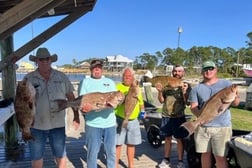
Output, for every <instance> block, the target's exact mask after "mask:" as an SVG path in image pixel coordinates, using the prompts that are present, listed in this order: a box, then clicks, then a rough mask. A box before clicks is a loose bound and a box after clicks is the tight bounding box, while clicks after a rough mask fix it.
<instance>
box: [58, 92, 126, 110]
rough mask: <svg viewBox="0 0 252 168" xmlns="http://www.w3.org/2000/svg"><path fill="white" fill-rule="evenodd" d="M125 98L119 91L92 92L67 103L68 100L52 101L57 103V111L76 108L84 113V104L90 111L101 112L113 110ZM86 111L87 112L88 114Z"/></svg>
mask: <svg viewBox="0 0 252 168" xmlns="http://www.w3.org/2000/svg"><path fill="white" fill-rule="evenodd" d="M124 99H125V96H124V94H123V93H121V92H120V91H113V92H106V93H101V92H93V93H88V94H85V95H82V96H79V97H78V98H76V99H74V100H72V101H68V100H61V99H58V100H54V101H56V102H57V103H58V110H57V111H61V110H64V109H65V108H68V107H73V108H78V109H80V110H81V111H82V112H86V111H85V110H84V109H83V107H84V104H90V105H91V106H92V107H91V110H90V111H93V110H95V111H101V110H102V109H106V108H115V107H117V106H118V105H119V104H121V103H123V101H124ZM90 111H88V112H90Z"/></svg>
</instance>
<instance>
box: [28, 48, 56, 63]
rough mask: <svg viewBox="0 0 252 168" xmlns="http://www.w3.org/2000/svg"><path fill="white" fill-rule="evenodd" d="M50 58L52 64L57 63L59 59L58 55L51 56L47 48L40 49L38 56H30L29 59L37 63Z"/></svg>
mask: <svg viewBox="0 0 252 168" xmlns="http://www.w3.org/2000/svg"><path fill="white" fill-rule="evenodd" d="M48 57H50V59H51V62H55V61H57V59H58V56H57V55H56V54H53V55H51V54H50V53H49V51H48V49H47V48H39V49H38V50H37V53H36V55H30V57H29V59H30V61H33V62H36V60H37V59H39V58H48Z"/></svg>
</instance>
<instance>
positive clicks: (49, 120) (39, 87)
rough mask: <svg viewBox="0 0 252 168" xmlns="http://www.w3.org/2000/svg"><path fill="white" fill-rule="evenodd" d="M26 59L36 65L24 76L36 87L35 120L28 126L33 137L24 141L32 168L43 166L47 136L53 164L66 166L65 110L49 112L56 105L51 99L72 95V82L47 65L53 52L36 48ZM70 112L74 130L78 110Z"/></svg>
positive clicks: (77, 125)
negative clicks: (28, 150)
mask: <svg viewBox="0 0 252 168" xmlns="http://www.w3.org/2000/svg"><path fill="white" fill-rule="evenodd" d="M29 59H30V61H33V62H35V63H36V64H37V66H38V67H37V69H36V70H35V71H33V72H30V73H28V74H27V75H26V76H25V77H24V78H27V79H28V80H29V82H31V83H32V85H33V86H34V87H35V89H36V114H35V122H34V125H33V127H32V128H31V133H32V136H33V137H34V140H30V141H29V142H28V144H29V148H30V153H31V159H32V167H33V168H42V167H43V154H44V151H45V145H46V142H47V138H48V139H49V142H50V146H51V149H52V152H53V156H54V157H55V159H56V164H57V167H60V168H66V145H65V140H66V134H65V111H64V110H62V111H60V112H53V111H55V110H56V109H57V108H58V107H57V104H56V102H54V100H55V99H68V100H73V99H74V98H75V97H74V94H73V91H74V88H73V85H72V84H71V82H70V80H69V79H68V77H67V76H66V75H65V74H64V73H62V72H60V71H57V70H55V69H53V68H52V67H51V64H52V63H53V62H56V61H57V55H56V54H53V55H51V54H50V53H49V51H48V49H47V48H39V49H38V50H37V53H36V55H35V56H34V55H30V57H29ZM73 112H74V119H73V124H74V126H75V129H77V128H78V127H79V123H80V120H79V113H78V110H76V109H73Z"/></svg>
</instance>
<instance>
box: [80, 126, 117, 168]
mask: <svg viewBox="0 0 252 168" xmlns="http://www.w3.org/2000/svg"><path fill="white" fill-rule="evenodd" d="M85 134H86V136H85V137H86V146H87V168H96V167H97V158H98V153H99V151H100V147H101V143H102V141H103V144H104V149H105V153H106V158H107V168H114V167H115V162H116V161H115V160H116V141H115V140H116V127H115V126H114V127H109V128H95V127H90V126H88V125H85Z"/></svg>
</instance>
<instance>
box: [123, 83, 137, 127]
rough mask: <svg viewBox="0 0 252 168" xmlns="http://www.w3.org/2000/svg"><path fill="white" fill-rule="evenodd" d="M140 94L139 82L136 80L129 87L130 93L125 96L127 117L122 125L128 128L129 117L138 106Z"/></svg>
mask: <svg viewBox="0 0 252 168" xmlns="http://www.w3.org/2000/svg"><path fill="white" fill-rule="evenodd" d="M138 94H139V82H138V81H137V80H134V81H133V82H132V84H131V86H130V88H129V91H128V94H127V95H126V97H125V101H124V114H125V118H124V120H123V123H122V127H123V128H126V127H127V125H128V122H129V117H130V115H131V113H132V112H133V110H134V108H135V107H136V104H137V102H138V101H139V100H138Z"/></svg>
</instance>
